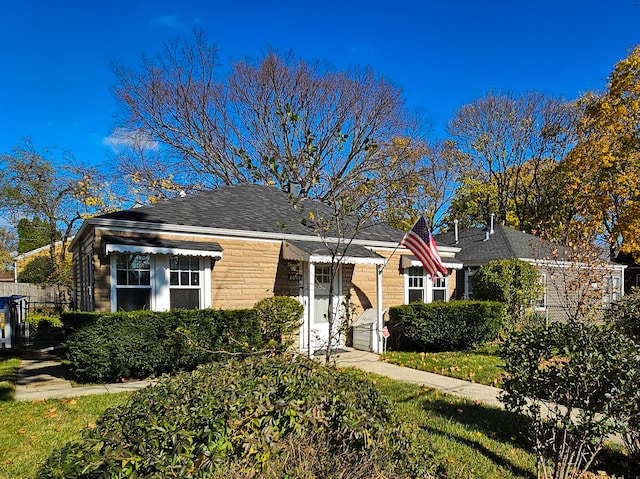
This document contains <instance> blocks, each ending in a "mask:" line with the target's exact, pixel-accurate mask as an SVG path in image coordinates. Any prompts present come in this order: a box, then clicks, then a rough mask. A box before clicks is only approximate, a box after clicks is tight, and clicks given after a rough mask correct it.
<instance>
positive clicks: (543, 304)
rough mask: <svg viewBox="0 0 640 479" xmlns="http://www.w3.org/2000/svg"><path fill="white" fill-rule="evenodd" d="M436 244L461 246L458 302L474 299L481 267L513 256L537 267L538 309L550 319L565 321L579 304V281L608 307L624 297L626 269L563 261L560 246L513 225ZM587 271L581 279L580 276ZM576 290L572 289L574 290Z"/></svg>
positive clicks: (442, 237)
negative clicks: (474, 285)
mask: <svg viewBox="0 0 640 479" xmlns="http://www.w3.org/2000/svg"><path fill="white" fill-rule="evenodd" d="M435 240H436V242H437V244H438V247H439V248H446V247H453V246H455V247H458V248H460V251H459V252H458V253H457V254H456V259H458V260H459V261H461V262H462V263H463V264H464V268H462V269H460V270H458V271H457V272H456V273H457V274H456V277H455V280H454V279H452V282H455V283H456V286H455V288H454V291H455V293H454V297H455V298H457V299H460V298H473V288H472V284H471V278H472V277H473V275H474V274H475V272H476V271H478V269H479V268H480V267H481V266H483V265H485V264H487V263H488V262H490V261H493V260H502V259H510V258H517V259H521V260H523V261H527V262H529V263H531V264H533V265H534V266H535V267H536V268H537V269H538V271H539V273H540V280H541V282H542V286H543V293H542V294H541V296H540V298H539V300H538V302H537V304H536V309H537V310H538V312H540V313H541V314H544V315H546V317H547V318H548V319H552V320H553V319H557V320H562V319H566V314H567V303H571V302H573V301H577V300H578V298H576V296H575V295H576V294H579V291H577V289H579V287H580V286H579V285H578V282H579V281H582V282H584V281H585V278H587V279H588V281H589V283H590V284H589V285H588V287H589V288H591V289H597V290H598V292H599V294H600V293H601V295H602V303H603V304H604V305H606V304H608V303H610V302H611V301H614V300H615V299H617V298H618V297H619V296H621V295H623V294H624V289H623V285H624V270H625V266H624V265H620V264H616V263H612V262H609V261H602V262H598V264H597V265H586V264H578V263H577V262H575V260H574V262H572V261H569V260H563V259H562V258H559V257H558V255H557V254H554V251H556V252H557V251H561V247H560V246H559V245H556V244H553V243H551V242H548V241H544V240H542V239H540V238H538V237H536V236H534V235H531V234H528V233H524V232H522V231H518V230H516V229H513V228H510V227H508V226H504V225H499V224H498V225H495V226H494V225H491V226H490V227H488V228H484V229H483V228H469V229H465V230H462V231H460V232H458V231H457V230H453V231H448V232H446V233H442V234H438V235H435ZM567 258H569V255H567ZM587 271H588V274H584V275H582V278H581V279H579V278H578V277H577V276H578V275H580V274H582V273H581V272H587ZM582 286H584V285H582ZM571 289H572V290H573V291H569V290H571ZM570 307H571V305H569V308H570Z"/></svg>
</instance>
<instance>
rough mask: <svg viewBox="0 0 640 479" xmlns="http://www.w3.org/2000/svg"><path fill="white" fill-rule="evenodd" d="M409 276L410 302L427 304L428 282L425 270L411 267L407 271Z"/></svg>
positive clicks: (408, 296)
mask: <svg viewBox="0 0 640 479" xmlns="http://www.w3.org/2000/svg"><path fill="white" fill-rule="evenodd" d="M407 276H408V278H407V279H408V295H407V298H408V302H409V303H415V302H416V301H422V302H426V299H427V282H426V277H425V273H424V269H423V268H422V267H420V266H411V267H410V268H408V271H407Z"/></svg>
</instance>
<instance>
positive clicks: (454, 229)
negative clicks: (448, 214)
mask: <svg viewBox="0 0 640 479" xmlns="http://www.w3.org/2000/svg"><path fill="white" fill-rule="evenodd" d="M453 232H454V238H455V239H456V242H455V243H453V244H458V241H459V240H460V238H459V236H458V220H453Z"/></svg>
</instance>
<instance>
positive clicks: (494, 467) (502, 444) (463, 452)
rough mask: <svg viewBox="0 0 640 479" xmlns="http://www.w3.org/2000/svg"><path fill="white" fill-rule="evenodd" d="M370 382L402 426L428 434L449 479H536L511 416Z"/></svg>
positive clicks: (413, 388) (408, 387) (414, 388)
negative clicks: (459, 478) (392, 405)
mask: <svg viewBox="0 0 640 479" xmlns="http://www.w3.org/2000/svg"><path fill="white" fill-rule="evenodd" d="M371 377H373V378H374V380H375V381H376V384H377V386H378V387H379V388H380V390H381V391H382V392H383V394H385V395H387V396H388V397H389V398H390V399H391V401H392V402H393V403H394V405H395V407H396V408H397V412H398V414H399V415H400V416H401V417H402V418H403V420H404V421H405V422H407V423H408V424H414V425H416V426H417V427H419V428H420V429H422V430H423V431H424V433H425V437H426V440H429V441H430V442H431V444H432V446H433V449H434V450H435V451H436V453H437V454H439V460H440V462H441V463H442V464H444V466H445V468H446V473H447V477H464V478H467V477H468V478H478V479H482V478H486V479H493V478H496V477H500V478H535V477H536V461H535V457H534V455H533V454H532V453H531V451H530V450H529V449H528V448H527V446H526V444H525V441H524V439H523V438H522V436H521V435H520V433H519V428H518V420H517V418H516V417H515V416H514V415H513V414H511V413H509V412H507V411H503V410H501V409H497V408H491V407H486V406H483V405H480V404H476V403H474V402H470V401H467V400H464V399H461V398H456V397H453V396H448V395H446V394H442V393H440V392H438V391H436V390H434V389H430V388H425V387H421V386H418V385H415V384H410V383H403V382H399V381H393V380H391V379H388V378H385V377H379V376H374V375H371Z"/></svg>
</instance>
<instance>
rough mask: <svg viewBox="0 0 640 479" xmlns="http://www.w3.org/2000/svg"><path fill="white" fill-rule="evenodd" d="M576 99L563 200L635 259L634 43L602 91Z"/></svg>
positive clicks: (638, 169)
mask: <svg viewBox="0 0 640 479" xmlns="http://www.w3.org/2000/svg"><path fill="white" fill-rule="evenodd" d="M580 105H581V107H582V111H583V115H582V117H581V121H580V123H579V127H578V134H579V136H578V138H579V141H578V143H577V145H576V146H575V148H573V149H572V150H571V152H570V154H569V155H568V157H567V159H566V161H565V162H564V163H563V172H564V176H565V178H566V181H565V192H566V195H565V198H566V201H567V202H570V203H571V204H572V205H573V208H574V219H575V220H583V221H589V222H592V223H594V224H595V225H596V227H597V228H598V231H599V232H600V233H601V234H602V235H603V237H604V238H605V239H606V240H607V241H608V243H609V245H610V249H611V252H612V254H613V255H614V256H615V255H616V254H617V253H618V252H624V253H632V254H634V256H635V257H636V259H640V45H638V46H636V47H635V48H634V49H633V50H631V51H630V53H629V55H628V56H627V57H626V58H625V59H623V60H621V61H619V62H618V63H616V65H615V66H614V68H613V71H612V72H611V74H610V75H609V81H608V84H607V89H606V91H604V92H603V93H600V94H595V93H589V94H587V95H585V96H584V97H583V98H582V99H581V100H580Z"/></svg>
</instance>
